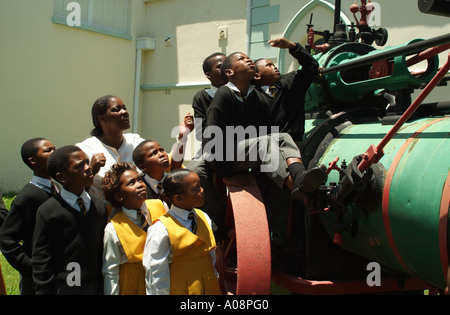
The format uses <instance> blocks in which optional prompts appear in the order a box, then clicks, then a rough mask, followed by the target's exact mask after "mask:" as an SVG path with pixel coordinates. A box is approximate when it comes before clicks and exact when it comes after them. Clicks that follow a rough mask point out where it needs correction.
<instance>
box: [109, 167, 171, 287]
mask: <svg viewBox="0 0 450 315" xmlns="http://www.w3.org/2000/svg"><path fill="white" fill-rule="evenodd" d="M102 187H103V193H104V195H105V198H106V200H107V201H108V202H109V203H110V204H111V205H113V207H114V209H115V214H114V216H113V217H112V218H111V220H110V222H109V223H108V224H107V226H106V228H105V234H104V239H103V244H104V246H103V268H102V271H103V278H104V294H106V295H117V294H120V295H129V294H133V295H144V294H145V279H144V277H145V272H144V268H143V266H142V255H143V251H144V244H145V239H146V236H147V232H146V231H147V228H148V226H149V225H150V224H151V222H152V221H153V220H154V219H156V218H157V217H158V216H160V215H162V214H164V213H165V209H164V206H163V204H162V202H161V201H160V200H147V201H146V199H147V188H146V186H145V184H144V182H143V181H142V177H141V175H140V174H139V173H138V172H137V171H136V169H135V167H134V166H132V165H131V164H130V163H116V164H114V165H113V166H112V168H111V170H110V171H109V172H107V173H106V174H105V176H104V178H103V181H102Z"/></svg>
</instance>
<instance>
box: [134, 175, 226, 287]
mask: <svg viewBox="0 0 450 315" xmlns="http://www.w3.org/2000/svg"><path fill="white" fill-rule="evenodd" d="M163 187H164V192H165V194H166V195H167V197H168V199H169V200H170V201H171V203H172V206H171V208H170V210H169V212H168V213H166V214H164V215H163V216H161V217H159V219H158V221H156V222H155V223H154V224H153V225H152V226H151V227H150V228H149V230H148V233H147V240H146V243H145V248H144V258H143V261H142V262H143V265H144V268H145V270H146V278H145V281H146V288H147V294H150V295H167V294H171V295H174V294H175V295H187V294H189V295H199V294H216V295H217V294H220V288H219V283H218V281H217V275H216V272H215V268H214V264H215V248H216V243H215V239H214V235H213V233H212V229H211V220H210V219H209V217H208V216H207V215H206V214H205V213H203V212H202V211H201V210H198V209H195V208H196V207H200V206H202V205H203V200H204V197H203V189H202V187H201V185H200V179H199V177H198V175H197V174H196V173H194V172H192V171H189V170H186V169H178V170H175V171H172V172H170V173H169V174H168V175H167V176H166V178H165V179H164V182H163Z"/></svg>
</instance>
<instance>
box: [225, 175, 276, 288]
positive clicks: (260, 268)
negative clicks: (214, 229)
mask: <svg viewBox="0 0 450 315" xmlns="http://www.w3.org/2000/svg"><path fill="white" fill-rule="evenodd" d="M251 180H252V184H251V185H250V186H247V187H245V190H244V189H243V188H241V187H237V186H231V185H230V186H228V190H229V201H230V202H231V207H232V209H233V216H234V224H235V233H236V252H237V280H236V294H238V295H248V294H257V295H264V294H270V282H271V252H270V235H269V227H268V223H267V216H266V209H265V207H264V204H263V202H262V196H261V193H260V191H259V189H258V186H257V184H256V181H255V180H254V179H253V178H252V179H251Z"/></svg>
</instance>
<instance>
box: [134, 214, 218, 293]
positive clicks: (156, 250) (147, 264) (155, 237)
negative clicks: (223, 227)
mask: <svg viewBox="0 0 450 315" xmlns="http://www.w3.org/2000/svg"><path fill="white" fill-rule="evenodd" d="M169 213H170V214H171V215H173V216H174V217H175V219H177V220H178V221H179V222H180V223H181V224H182V225H183V226H184V227H185V228H187V229H188V230H189V231H191V232H192V221H191V220H190V219H188V215H189V211H186V210H183V209H180V208H178V207H176V206H174V205H172V207H171V208H170V210H169ZM204 214H205V218H206V221H207V222H208V224H209V226H211V219H210V218H209V216H208V215H207V214H206V213H204ZM209 253H210V255H211V258H212V263H213V266H215V264H216V252H215V250H212V251H210V252H209ZM171 262H172V246H171V244H170V238H169V233H168V232H167V228H166V226H165V225H164V224H163V223H162V222H161V221H156V222H155V223H154V224H153V225H152V226H150V228H149V229H148V231H147V240H146V242H145V247H144V257H143V258H142V264H143V265H144V268H145V287H146V291H147V294H148V295H169V294H170V263H171ZM216 275H218V273H217V272H216Z"/></svg>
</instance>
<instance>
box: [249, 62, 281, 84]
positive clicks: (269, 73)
mask: <svg viewBox="0 0 450 315" xmlns="http://www.w3.org/2000/svg"><path fill="white" fill-rule="evenodd" d="M257 68H258V73H257V74H256V75H255V79H256V80H257V81H258V80H259V81H258V82H259V83H258V85H260V86H262V85H272V84H275V83H277V82H278V81H279V80H280V77H281V74H280V71H279V70H278V68H277V67H276V66H275V65H274V64H273V62H272V61H270V60H269V59H262V60H259V61H258V62H257Z"/></svg>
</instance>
